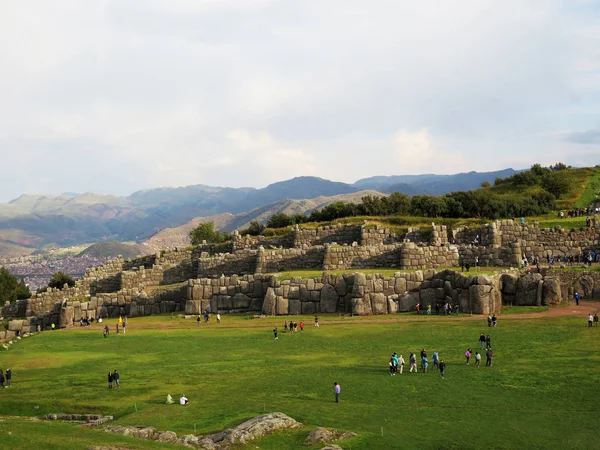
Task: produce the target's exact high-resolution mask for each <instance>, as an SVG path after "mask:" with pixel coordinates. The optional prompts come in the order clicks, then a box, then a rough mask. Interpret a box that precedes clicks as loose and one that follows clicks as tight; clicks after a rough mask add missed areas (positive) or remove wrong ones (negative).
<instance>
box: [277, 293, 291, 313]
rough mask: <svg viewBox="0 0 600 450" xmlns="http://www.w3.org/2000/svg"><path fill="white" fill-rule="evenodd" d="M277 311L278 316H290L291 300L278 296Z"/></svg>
mask: <svg viewBox="0 0 600 450" xmlns="http://www.w3.org/2000/svg"><path fill="white" fill-rule="evenodd" d="M276 311H277V314H278V315H285V314H289V300H288V299H287V298H285V297H282V296H277V300H276Z"/></svg>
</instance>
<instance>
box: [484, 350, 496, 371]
mask: <svg viewBox="0 0 600 450" xmlns="http://www.w3.org/2000/svg"><path fill="white" fill-rule="evenodd" d="M493 357H494V353H493V352H492V348H491V347H490V348H488V349H487V352H486V353H485V358H486V359H485V365H486V367H492V358H493Z"/></svg>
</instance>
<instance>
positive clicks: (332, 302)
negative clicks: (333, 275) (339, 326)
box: [321, 284, 345, 313]
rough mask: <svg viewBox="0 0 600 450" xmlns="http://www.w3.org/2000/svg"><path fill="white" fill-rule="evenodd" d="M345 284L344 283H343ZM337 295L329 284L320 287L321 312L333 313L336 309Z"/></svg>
mask: <svg viewBox="0 0 600 450" xmlns="http://www.w3.org/2000/svg"><path fill="white" fill-rule="evenodd" d="M344 286H345V284H344ZM338 300H339V295H338V293H337V291H336V289H335V288H334V287H333V286H332V285H331V284H326V285H325V286H323V289H321V312H323V313H334V312H336V311H337V306H338Z"/></svg>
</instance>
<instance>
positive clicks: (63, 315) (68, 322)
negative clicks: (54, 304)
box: [58, 306, 74, 328]
mask: <svg viewBox="0 0 600 450" xmlns="http://www.w3.org/2000/svg"><path fill="white" fill-rule="evenodd" d="M73 315H74V309H73V307H72V306H65V307H63V308H61V309H60V318H59V321H58V326H59V328H66V327H70V326H72V325H73Z"/></svg>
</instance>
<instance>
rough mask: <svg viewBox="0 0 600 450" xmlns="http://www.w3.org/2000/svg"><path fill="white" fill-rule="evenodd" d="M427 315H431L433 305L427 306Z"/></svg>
mask: <svg viewBox="0 0 600 450" xmlns="http://www.w3.org/2000/svg"><path fill="white" fill-rule="evenodd" d="M427 314H428V315H431V304H429V305H427Z"/></svg>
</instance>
